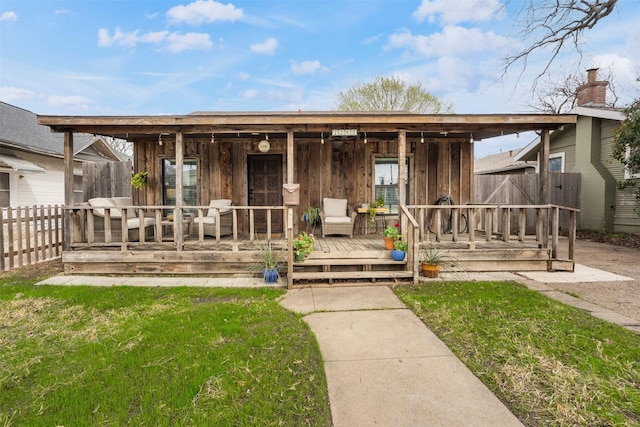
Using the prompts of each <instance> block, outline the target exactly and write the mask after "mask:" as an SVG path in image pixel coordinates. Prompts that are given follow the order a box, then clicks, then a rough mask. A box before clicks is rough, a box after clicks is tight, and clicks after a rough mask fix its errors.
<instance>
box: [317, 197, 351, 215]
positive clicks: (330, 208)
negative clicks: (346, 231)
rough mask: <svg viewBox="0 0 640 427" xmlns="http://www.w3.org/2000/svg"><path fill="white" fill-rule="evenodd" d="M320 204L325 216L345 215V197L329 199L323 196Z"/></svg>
mask: <svg viewBox="0 0 640 427" xmlns="http://www.w3.org/2000/svg"><path fill="white" fill-rule="evenodd" d="M322 206H323V212H324V216H325V218H327V217H332V216H337V217H346V216H347V199H331V198H329V197H325V198H324V199H323V201H322ZM347 218H348V217H347Z"/></svg>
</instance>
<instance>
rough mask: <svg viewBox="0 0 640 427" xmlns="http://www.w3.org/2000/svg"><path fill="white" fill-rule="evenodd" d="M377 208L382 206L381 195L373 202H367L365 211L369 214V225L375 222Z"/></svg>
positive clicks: (382, 199)
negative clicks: (367, 205)
mask: <svg viewBox="0 0 640 427" xmlns="http://www.w3.org/2000/svg"><path fill="white" fill-rule="evenodd" d="M378 208H384V198H383V197H382V196H380V197H378V198H377V199H376V201H375V202H373V203H369V207H368V208H367V213H368V214H369V226H371V227H373V226H374V225H375V223H376V214H377V213H378Z"/></svg>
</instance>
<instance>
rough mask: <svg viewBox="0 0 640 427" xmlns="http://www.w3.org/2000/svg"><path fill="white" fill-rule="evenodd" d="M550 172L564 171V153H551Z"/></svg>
mask: <svg viewBox="0 0 640 427" xmlns="http://www.w3.org/2000/svg"><path fill="white" fill-rule="evenodd" d="M549 172H564V153H555V154H549Z"/></svg>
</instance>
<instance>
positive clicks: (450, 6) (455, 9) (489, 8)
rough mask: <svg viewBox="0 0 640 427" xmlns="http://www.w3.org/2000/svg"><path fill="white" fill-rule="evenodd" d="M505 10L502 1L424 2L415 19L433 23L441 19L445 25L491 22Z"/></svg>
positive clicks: (437, 0)
mask: <svg viewBox="0 0 640 427" xmlns="http://www.w3.org/2000/svg"><path fill="white" fill-rule="evenodd" d="M503 10H504V5H503V4H502V2H501V1H500V0H454V1H451V0H422V3H421V4H420V6H419V7H418V9H416V11H415V12H413V17H414V18H415V19H417V20H418V22H422V21H424V20H425V19H426V20H428V22H430V23H433V22H435V21H436V19H437V18H438V17H439V21H440V22H441V23H443V24H458V23H461V22H480V21H490V20H492V19H496V18H499V17H500V16H501V15H502V12H503Z"/></svg>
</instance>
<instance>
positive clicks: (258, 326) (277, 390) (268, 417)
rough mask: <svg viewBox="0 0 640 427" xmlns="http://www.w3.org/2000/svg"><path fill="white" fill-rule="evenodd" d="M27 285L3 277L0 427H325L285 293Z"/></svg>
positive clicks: (323, 404)
mask: <svg viewBox="0 0 640 427" xmlns="http://www.w3.org/2000/svg"><path fill="white" fill-rule="evenodd" d="M33 282H35V280H26V281H25V280H23V279H20V278H16V277H12V276H6V275H5V276H4V277H0V348H1V349H2V351H1V352H0V426H13V425H15V426H22V425H28V426H55V425H66V426H75V425H78V426H79V425H114V426H115V425H229V426H231V425H261V426H262V425H265V426H268V425H296V426H297V425H320V426H329V425H330V424H331V420H330V412H329V405H328V397H327V385H326V378H325V375H324V369H323V362H322V360H321V356H320V351H319V348H318V346H317V343H316V341H315V338H314V337H313V334H312V333H311V331H310V330H309V328H308V326H307V325H306V324H305V323H304V322H303V321H302V320H301V318H300V316H298V315H295V314H293V313H290V312H288V311H286V310H285V309H283V308H281V307H280V306H279V305H278V303H277V300H278V298H279V297H280V296H281V295H282V293H283V291H282V290H277V289H260V290H257V289H233V290H230V289H211V288H127V287H113V288H94V287H49V286H42V287H40V286H38V287H36V286H33V285H32V283H33ZM152 284H153V279H151V278H150V285H152Z"/></svg>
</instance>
